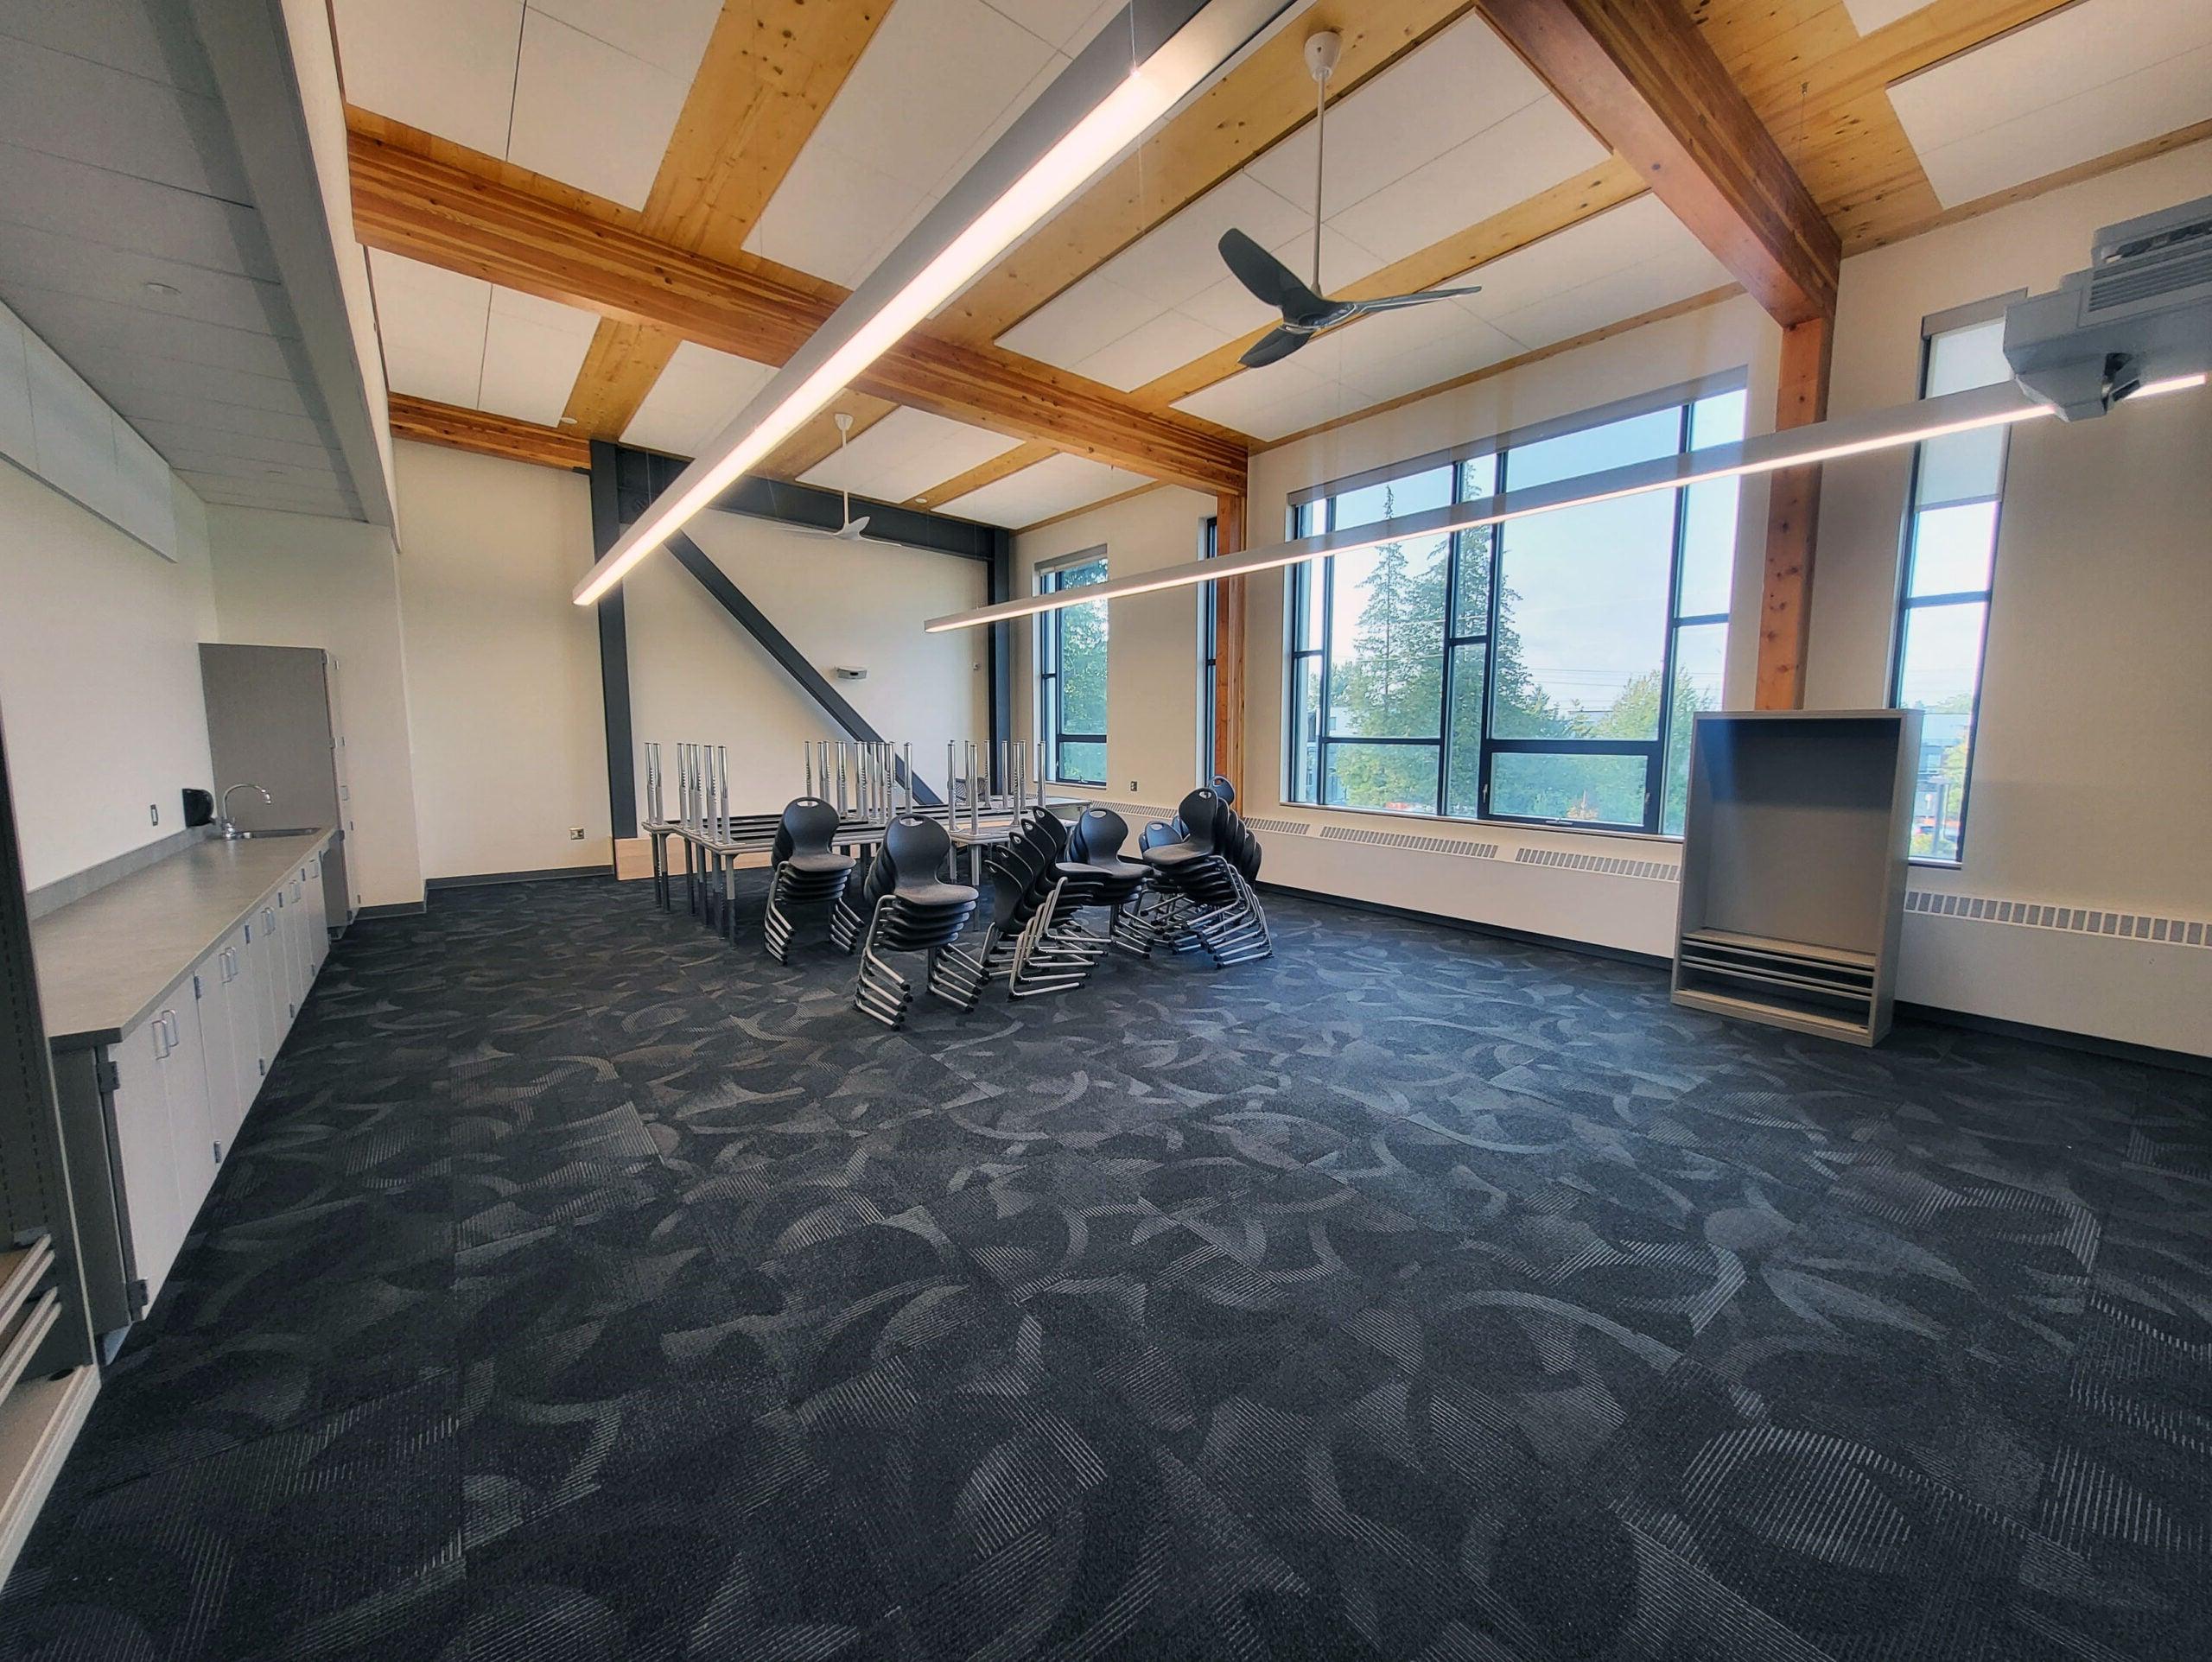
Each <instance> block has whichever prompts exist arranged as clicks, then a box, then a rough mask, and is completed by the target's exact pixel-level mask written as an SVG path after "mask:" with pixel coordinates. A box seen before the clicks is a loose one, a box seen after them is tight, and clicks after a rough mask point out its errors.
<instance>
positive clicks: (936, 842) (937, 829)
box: [883, 815, 952, 889]
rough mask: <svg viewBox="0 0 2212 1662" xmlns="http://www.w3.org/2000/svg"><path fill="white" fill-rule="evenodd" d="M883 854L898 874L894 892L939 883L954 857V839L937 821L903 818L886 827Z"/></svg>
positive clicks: (910, 816) (915, 816) (903, 816)
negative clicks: (946, 866)
mask: <svg viewBox="0 0 2212 1662" xmlns="http://www.w3.org/2000/svg"><path fill="white" fill-rule="evenodd" d="M883 854H884V858H885V859H886V860H889V861H890V862H891V865H892V868H893V872H895V873H896V875H895V876H894V877H893V879H892V887H893V889H904V888H918V887H919V886H920V885H923V884H925V883H935V882H937V881H938V878H939V876H940V875H941V874H942V873H943V872H944V862H945V861H946V860H949V859H950V858H951V856H952V839H951V838H950V836H949V835H947V834H946V833H945V829H944V827H943V826H942V825H939V824H938V822H937V821H935V820H925V819H923V818H921V817H920V816H919V815H900V816H899V818H897V819H895V820H893V821H891V823H890V824H889V825H887V826H886V827H884V828H883Z"/></svg>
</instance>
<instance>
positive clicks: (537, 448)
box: [391, 392, 591, 471]
mask: <svg viewBox="0 0 2212 1662" xmlns="http://www.w3.org/2000/svg"><path fill="white" fill-rule="evenodd" d="M391 436H392V437H393V438H395V439H412V440H414V441H416V443H418V444H437V445H443V446H444V447H446V448H447V449H448V450H466V451H468V452H470V453H472V454H475V455H479V456H497V457H498V458H499V460H502V461H526V462H528V463H530V464H531V466H536V467H559V468H563V469H577V470H582V471H588V469H589V468H590V466H591V444H590V442H589V441H588V440H586V439H584V438H583V437H582V435H578V434H575V433H568V432H563V430H562V429H561V428H556V427H540V426H539V425H538V424H537V422H524V421H518V420H516V419H515V418H514V417H513V416H512V415H493V414H492V413H491V411H489V410H486V409H462V408H461V406H459V405H458V404H442V403H437V402H436V401H435V399H430V398H417V397H416V396H414V395H413V394H411V393H405V392H395V393H393V394H392V395H391Z"/></svg>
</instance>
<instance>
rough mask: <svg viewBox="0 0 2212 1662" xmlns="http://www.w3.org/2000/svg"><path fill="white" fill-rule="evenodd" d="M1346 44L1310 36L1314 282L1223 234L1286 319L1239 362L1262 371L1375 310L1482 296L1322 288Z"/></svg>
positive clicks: (1239, 268)
mask: <svg viewBox="0 0 2212 1662" xmlns="http://www.w3.org/2000/svg"><path fill="white" fill-rule="evenodd" d="M1343 49H1344V42H1343V41H1342V39H1341V38H1340V37H1339V36H1338V34H1337V32H1336V31H1335V30H1334V29H1320V30H1318V31H1316V32H1315V33H1314V34H1313V35H1308V36H1307V37H1306V68H1307V69H1308V70H1309V71H1311V72H1312V73H1313V81H1314V85H1315V86H1316V87H1317V88H1318V89H1319V92H1318V95H1317V96H1316V98H1315V99H1314V109H1313V282H1311V283H1307V282H1304V281H1302V280H1300V277H1299V276H1298V274H1297V273H1296V272H1294V271H1293V270H1291V269H1290V268H1289V267H1288V266H1287V265H1285V264H1284V263H1282V262H1281V260H1279V259H1277V258H1276V257H1274V255H1272V254H1270V253H1269V252H1268V251H1267V250H1266V249H1264V248H1262V247H1261V246H1260V245H1259V244H1257V243H1255V242H1254V241H1253V240H1252V239H1251V238H1249V237H1248V236H1246V235H1245V234H1244V233H1243V232H1241V231H1238V230H1236V229H1235V228H1234V227H1232V228H1230V230H1228V231H1224V232H1222V234H1221V242H1220V244H1219V246H1220V249H1221V257H1222V258H1223V260H1224V261H1225V262H1226V263H1228V266H1229V269H1230V272H1231V273H1232V274H1234V276H1236V281H1237V282H1241V283H1243V285H1244V286H1245V287H1246V288H1247V289H1250V290H1251V291H1252V293H1253V294H1254V295H1255V296H1257V297H1258V298H1259V299H1261V300H1262V301H1266V302H1267V303H1268V305H1270V306H1272V307H1274V308H1275V309H1276V310H1278V311H1280V312H1281V314H1282V321H1281V323H1280V324H1278V325H1276V327H1274V328H1272V329H1270V330H1268V333H1266V334H1264V335H1262V336H1261V337H1260V339H1258V340H1256V341H1255V342H1254V343H1253V344H1252V346H1250V347H1249V349H1248V350H1247V351H1246V352H1245V353H1244V355H1243V357H1241V358H1238V359H1237V360H1236V361H1237V362H1238V363H1240V364H1242V365H1244V367H1245V368H1247V369H1253V370H1256V369H1259V368H1261V367H1262V366H1263V365H1268V364H1273V363H1274V362H1276V361H1277V360H1279V359H1281V358H1287V357H1289V356H1290V355H1291V353H1293V352H1296V351H1297V350H1298V349H1299V348H1300V346H1304V345H1305V344H1306V342H1307V341H1309V340H1311V339H1313V337H1314V336H1315V335H1317V334H1319V333H1321V332H1322V331H1323V330H1324V329H1333V328H1335V327H1337V325H1338V324H1339V323H1349V322H1351V320H1352V319H1354V318H1356V317H1365V316H1366V315H1367V314H1369V313H1370V312H1395V311H1400V310H1402V309H1403V308H1406V307H1408V306H1421V305H1426V304H1427V302H1428V301H1432V300H1450V299H1452V297H1453V296H1454V295H1478V294H1480V293H1482V285H1481V284H1479V283H1477V284H1475V285H1473V286H1471V287H1470V288H1465V289H1422V290H1421V292H1420V293H1419V294H1415V295H1377V296H1376V298H1375V299H1373V300H1331V299H1329V298H1327V297H1326V296H1325V295H1323V294H1322V293H1321V292H1320V289H1321V157H1322V143H1321V141H1322V123H1323V120H1324V119H1325V117H1326V116H1327V114H1328V110H1329V77H1330V76H1332V75H1333V74H1334V73H1336V70H1337V60H1338V56H1339V55H1340V54H1342V52H1343Z"/></svg>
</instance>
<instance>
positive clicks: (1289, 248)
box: [1181, 225, 1383, 334]
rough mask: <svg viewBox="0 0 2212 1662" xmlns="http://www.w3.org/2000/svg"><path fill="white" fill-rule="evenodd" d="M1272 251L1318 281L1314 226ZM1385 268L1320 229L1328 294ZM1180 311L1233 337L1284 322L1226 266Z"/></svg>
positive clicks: (1334, 232)
mask: <svg viewBox="0 0 2212 1662" xmlns="http://www.w3.org/2000/svg"><path fill="white" fill-rule="evenodd" d="M1270 252H1271V253H1273V254H1274V257H1276V258H1277V259H1279V260H1281V262H1282V263H1284V264H1285V265H1287V266H1288V267H1289V268H1290V269H1291V270H1293V271H1295V272H1296V273H1297V274H1298V275H1299V276H1300V277H1301V278H1303V279H1304V280H1305V281H1306V282H1313V230H1312V228H1311V227H1310V226H1309V227H1308V228H1307V229H1306V230H1304V231H1300V232H1296V233H1294V234H1293V235H1291V236H1288V237H1286V238H1283V239H1282V240H1281V241H1280V242H1278V243H1276V244H1274V246H1273V247H1272V248H1271V249H1270ZM1382 264H1383V262H1382V260H1381V259H1380V258H1378V257H1376V254H1375V253H1374V251H1372V250H1370V249H1368V248H1365V247H1363V246H1362V245H1361V244H1358V243H1356V242H1354V241H1353V240H1352V239H1351V238H1349V237H1347V236H1345V235H1344V232H1341V231H1338V229H1337V228H1336V227H1335V226H1334V225H1324V226H1322V227H1321V292H1322V293H1323V294H1325V295H1334V294H1339V293H1341V292H1342V291H1343V290H1344V289H1349V288H1350V287H1351V285H1352V284H1353V283H1355V282H1358V281H1359V280H1360V279H1361V278H1362V277H1365V276H1372V275H1373V274H1374V273H1375V272H1376V271H1377V270H1380V269H1381V267H1382ZM1181 309H1182V310H1184V311H1185V312H1188V313H1189V314H1191V315H1192V317H1194V318H1196V319H1198V321H1199V322H1201V323H1209V324H1211V325H1212V326H1213V327H1215V328H1217V329H1225V330H1227V331H1229V332H1230V333H1231V334H1243V333H1246V332H1247V331H1248V330H1252V329H1258V328H1264V327H1266V326H1267V325H1268V324H1270V323H1273V322H1275V321H1277V320H1279V319H1280V317H1281V314H1280V313H1278V312H1277V311H1276V310H1275V309H1274V308H1273V307H1271V306H1268V305H1266V304H1264V303H1263V302H1262V301H1257V300H1255V299H1254V298H1253V297H1252V293H1251V290H1249V289H1247V288H1245V286H1244V285H1243V283H1241V282H1237V281H1236V278H1235V277H1232V276H1229V275H1228V270H1227V268H1226V267H1224V269H1223V274H1222V276H1221V277H1220V278H1219V279H1218V280H1217V281H1216V282H1214V284H1213V285H1212V286H1211V288H1209V289H1206V290H1205V293H1203V294H1201V295H1198V296H1197V297H1196V298H1195V299H1193V300H1190V301H1185V302H1184V304H1183V306H1182V308H1181Z"/></svg>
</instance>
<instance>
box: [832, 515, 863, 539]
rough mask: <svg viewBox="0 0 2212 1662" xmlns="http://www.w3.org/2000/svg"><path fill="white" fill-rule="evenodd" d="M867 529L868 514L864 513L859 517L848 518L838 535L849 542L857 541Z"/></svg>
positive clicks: (838, 529) (839, 528) (838, 530)
mask: <svg viewBox="0 0 2212 1662" xmlns="http://www.w3.org/2000/svg"><path fill="white" fill-rule="evenodd" d="M865 530H868V516H867V515H866V514H862V515H861V517H859V518H858V519H852V520H848V521H846V522H845V523H844V524H842V525H841V526H839V527H838V528H837V535H838V536H841V537H842V538H843V539H844V540H845V541H846V542H859V541H860V540H861V533H862V532H863V531H865Z"/></svg>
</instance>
